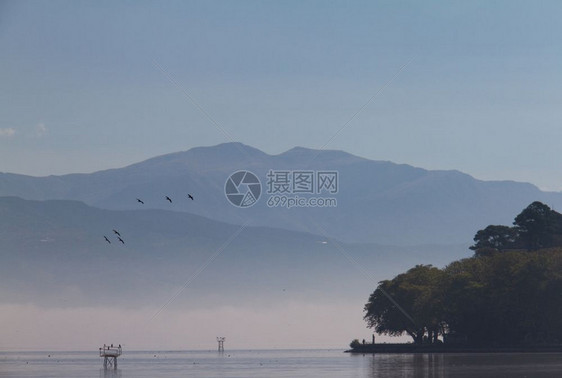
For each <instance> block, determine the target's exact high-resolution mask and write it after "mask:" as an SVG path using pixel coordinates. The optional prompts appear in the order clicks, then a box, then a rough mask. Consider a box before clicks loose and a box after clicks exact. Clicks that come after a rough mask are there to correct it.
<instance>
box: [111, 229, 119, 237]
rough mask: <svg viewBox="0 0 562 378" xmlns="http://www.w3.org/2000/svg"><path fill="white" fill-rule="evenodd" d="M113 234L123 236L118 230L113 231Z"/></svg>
mask: <svg viewBox="0 0 562 378" xmlns="http://www.w3.org/2000/svg"><path fill="white" fill-rule="evenodd" d="M113 233H114V234H115V235H118V236H121V234H120V233H119V231H117V230H116V229H113Z"/></svg>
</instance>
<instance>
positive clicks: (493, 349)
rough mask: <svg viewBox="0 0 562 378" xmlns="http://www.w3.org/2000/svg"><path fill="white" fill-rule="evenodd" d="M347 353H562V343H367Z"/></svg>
mask: <svg viewBox="0 0 562 378" xmlns="http://www.w3.org/2000/svg"><path fill="white" fill-rule="evenodd" d="M345 353H353V354H376V353H404V354H410V353H562V345H526V346H525V345H516V346H470V345H446V344H438V345H415V344H365V345H360V346H358V347H355V348H351V349H349V350H346V351H345Z"/></svg>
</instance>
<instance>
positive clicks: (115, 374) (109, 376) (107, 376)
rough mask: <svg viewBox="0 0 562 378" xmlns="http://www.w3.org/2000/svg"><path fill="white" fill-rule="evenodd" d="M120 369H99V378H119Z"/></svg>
mask: <svg viewBox="0 0 562 378" xmlns="http://www.w3.org/2000/svg"><path fill="white" fill-rule="evenodd" d="M121 377H122V375H121V369H103V368H102V369H100V378H121Z"/></svg>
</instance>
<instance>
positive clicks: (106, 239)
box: [103, 235, 111, 244]
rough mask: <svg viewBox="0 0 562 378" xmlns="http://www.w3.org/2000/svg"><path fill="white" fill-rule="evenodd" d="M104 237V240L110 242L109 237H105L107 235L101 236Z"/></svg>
mask: <svg viewBox="0 0 562 378" xmlns="http://www.w3.org/2000/svg"><path fill="white" fill-rule="evenodd" d="M103 237H104V238H105V241H106V242H108V243H109V244H111V242H110V241H109V239H108V238H107V236H105V235H104V236H103Z"/></svg>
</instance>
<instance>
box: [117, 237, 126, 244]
mask: <svg viewBox="0 0 562 378" xmlns="http://www.w3.org/2000/svg"><path fill="white" fill-rule="evenodd" d="M117 239H119V241H120V242H121V243H123V244H125V242H124V241H123V239H121V238H120V237H119V236H118V237H117Z"/></svg>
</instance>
